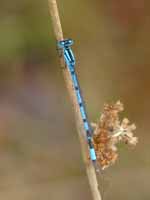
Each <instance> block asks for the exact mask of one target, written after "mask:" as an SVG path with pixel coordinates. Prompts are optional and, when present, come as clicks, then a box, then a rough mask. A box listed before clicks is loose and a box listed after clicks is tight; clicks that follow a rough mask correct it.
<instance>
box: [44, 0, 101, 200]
mask: <svg viewBox="0 0 150 200" xmlns="http://www.w3.org/2000/svg"><path fill="white" fill-rule="evenodd" d="M48 4H49V12H50V15H51V20H52V24H53V29H54V33H55V37H56V40H57V41H60V40H63V31H62V27H61V22H60V18H59V12H58V7H57V2H56V0H48ZM59 58H60V64H61V67H62V69H63V75H64V79H65V82H66V87H67V89H68V92H69V95H70V100H71V102H72V105H73V108H74V112H75V119H76V124H77V130H78V135H79V140H80V144H81V151H82V155H83V159H84V163H85V166H86V172H87V176H88V180H89V185H90V188H91V192H92V196H93V200H101V194H100V191H99V186H98V181H97V177H96V172H95V169H94V166H93V164H92V162H91V161H90V159H89V151H88V145H87V142H86V137H85V131H84V128H83V123H82V119H81V116H80V110H79V106H78V103H77V100H76V95H75V91H74V89H73V86H72V81H71V76H70V73H69V71H68V69H67V68H66V67H65V62H64V59H63V57H62V56H60V57H59Z"/></svg>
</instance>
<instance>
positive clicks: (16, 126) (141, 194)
mask: <svg viewBox="0 0 150 200" xmlns="http://www.w3.org/2000/svg"><path fill="white" fill-rule="evenodd" d="M47 4H48V3H47V1H41V0H32V1H29V0H26V1H25V0H22V1H20V0H14V1H8V0H5V1H4V0H1V6H0V198H1V199H2V200H10V199H11V200H20V199H21V200H58V199H61V200H77V199H78V200H81V199H86V200H92V197H91V193H90V188H89V185H88V180H87V177H86V174H85V168H84V164H83V161H82V157H81V152H80V146H79V140H78V136H77V132H76V128H75V122H74V114H73V109H72V107H71V103H70V100H69V97H68V94H67V91H66V87H65V83H64V80H63V77H62V72H61V69H60V65H59V61H58V56H57V52H56V42H55V37H54V33H53V30H52V24H51V20H50V17H49V14H48V6H47ZM58 5H59V9H60V15H61V20H62V26H63V30H64V34H65V36H66V37H70V38H73V39H74V40H75V45H74V51H75V54H76V58H77V72H78V76H79V80H80V83H81V87H82V90H83V93H84V97H85V100H86V103H87V109H88V113H89V117H90V119H91V121H97V119H98V118H99V116H100V112H101V111H102V109H103V104H104V103H106V102H116V101H117V100H121V101H122V102H123V103H124V105H125V112H124V115H122V116H126V117H128V118H129V119H130V120H131V122H135V123H136V125H137V131H136V135H137V136H138V137H139V144H138V145H137V147H136V148H135V150H133V151H131V150H130V149H129V148H127V147H126V146H125V145H120V146H119V152H120V157H119V161H118V162H117V163H116V164H115V165H114V166H112V167H111V168H110V169H108V170H106V172H105V175H104V176H105V179H107V181H105V182H104V184H103V188H102V190H103V191H105V197H104V200H116V199H117V200H120V199H122V200H125V199H126V200H134V199H136V200H141V199H142V200H149V199H150V192H149V187H150V181H149V180H150V157H149V153H150V150H149V146H150V145H149V139H150V136H149V129H150V123H149V118H150V105H149V102H150V91H149V88H150V78H149V77H150V68H149V65H150V37H149V35H150V26H149V24H150V2H149V0H145V1H144V0H126V1H124V0H94V1H90V0H76V1H69V0H59V1H58ZM100 182H102V181H101V180H100Z"/></svg>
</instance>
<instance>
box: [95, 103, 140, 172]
mask: <svg viewBox="0 0 150 200" xmlns="http://www.w3.org/2000/svg"><path fill="white" fill-rule="evenodd" d="M123 110H124V107H123V104H122V103H121V102H120V101H117V103H115V104H112V105H109V104H105V105H104V110H103V113H102V115H101V117H100V119H99V122H98V123H97V124H92V126H93V128H94V135H93V143H94V148H95V151H96V154H97V159H98V162H99V164H100V166H101V168H102V169H105V168H106V167H108V166H110V165H112V164H113V163H114V162H115V161H116V160H117V158H118V152H117V146H116V145H117V143H118V142H120V141H123V142H125V143H126V144H130V145H132V146H135V145H136V144H137V142H138V139H137V137H134V136H133V131H134V130H135V129H136V126H135V125H134V124H131V125H130V123H129V120H128V119H127V118H124V119H123V120H122V122H121V121H120V120H119V113H120V112H122V111H123Z"/></svg>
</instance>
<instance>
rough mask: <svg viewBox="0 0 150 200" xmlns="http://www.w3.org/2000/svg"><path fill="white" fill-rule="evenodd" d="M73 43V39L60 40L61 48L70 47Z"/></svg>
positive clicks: (59, 45)
mask: <svg viewBox="0 0 150 200" xmlns="http://www.w3.org/2000/svg"><path fill="white" fill-rule="evenodd" d="M71 45H73V40H72V39H65V40H61V41H59V42H58V47H59V48H67V47H70V46H71Z"/></svg>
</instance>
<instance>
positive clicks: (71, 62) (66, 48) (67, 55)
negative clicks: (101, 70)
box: [58, 39, 98, 169]
mask: <svg viewBox="0 0 150 200" xmlns="http://www.w3.org/2000/svg"><path fill="white" fill-rule="evenodd" d="M71 45H73V40H72V39H66V40H62V41H59V42H58V48H59V49H61V50H62V53H63V56H64V60H65V62H66V65H67V67H68V70H69V72H70V74H71V78H72V83H73V87H74V90H75V94H76V98H77V101H78V104H79V108H80V113H81V117H82V121H83V126H84V129H85V132H86V137H87V142H88V146H89V152H90V159H91V161H92V162H93V164H94V166H96V153H95V149H94V146H93V142H92V134H93V130H92V128H91V125H90V123H89V120H88V117H87V113H86V107H85V104H84V100H83V96H82V93H81V89H80V85H79V81H78V78H77V74H76V71H75V57H74V54H73V51H72V49H71ZM96 169H98V168H97V167H96Z"/></svg>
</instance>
